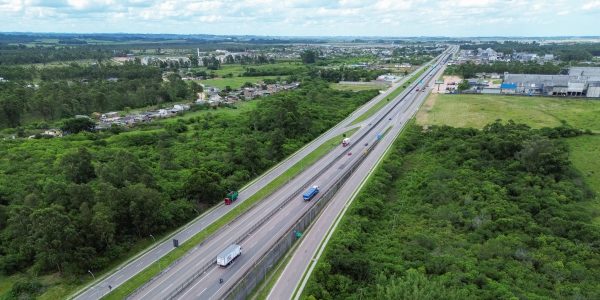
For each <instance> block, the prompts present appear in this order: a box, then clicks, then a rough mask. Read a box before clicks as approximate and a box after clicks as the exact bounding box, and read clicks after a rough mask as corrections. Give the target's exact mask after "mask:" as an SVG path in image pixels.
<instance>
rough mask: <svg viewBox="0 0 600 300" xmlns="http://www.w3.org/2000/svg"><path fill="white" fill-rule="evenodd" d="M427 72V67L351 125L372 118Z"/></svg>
mask: <svg viewBox="0 0 600 300" xmlns="http://www.w3.org/2000/svg"><path fill="white" fill-rule="evenodd" d="M425 70H427V66H426V67H425V68H423V69H422V70H421V71H419V72H417V73H415V74H414V75H413V76H411V77H410V78H409V80H408V81H407V82H406V84H404V85H401V86H399V87H398V88H396V90H394V91H393V92H391V93H390V94H389V95H388V96H387V97H385V98H381V100H379V102H377V103H375V105H373V106H372V107H371V108H369V109H368V110H367V111H366V112H364V113H363V114H362V115H360V116H359V117H358V118H356V120H354V121H353V122H352V123H351V125H354V124H358V123H360V122H362V121H364V120H366V119H368V118H370V117H371V116H372V115H374V114H375V113H376V112H378V111H379V110H380V109H381V108H383V107H384V106H385V105H386V104H388V103H389V100H390V99H394V98H396V97H397V96H398V95H400V93H402V92H403V91H404V90H405V89H406V88H405V87H404V86H406V87H408V86H409V85H410V84H411V83H412V82H413V81H415V80H416V79H417V78H419V76H421V74H423V73H425Z"/></svg>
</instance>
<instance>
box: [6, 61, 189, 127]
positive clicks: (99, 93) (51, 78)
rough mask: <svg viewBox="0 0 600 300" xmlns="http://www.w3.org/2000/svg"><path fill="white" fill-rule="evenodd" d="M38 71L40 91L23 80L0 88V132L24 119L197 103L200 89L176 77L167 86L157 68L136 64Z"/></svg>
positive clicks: (51, 118) (79, 66) (172, 77)
mask: <svg viewBox="0 0 600 300" xmlns="http://www.w3.org/2000/svg"><path fill="white" fill-rule="evenodd" d="M20 69H23V68H20ZM33 71H34V73H33V76H36V77H37V76H39V77H41V79H43V80H42V81H40V83H39V84H38V85H37V86H36V85H33V84H31V83H27V82H23V81H18V80H16V81H12V80H11V81H9V82H4V83H0V116H2V118H0V127H15V126H19V125H21V124H22V119H23V118H25V117H28V118H30V119H42V120H44V121H53V120H58V119H62V118H66V117H72V116H74V115H77V114H90V113H92V112H106V111H110V110H122V109H124V108H126V107H129V108H137V107H144V106H148V105H156V104H160V103H164V102H171V101H180V100H192V99H193V98H194V97H195V92H196V91H197V90H198V89H199V86H198V85H196V84H191V85H188V84H186V83H185V82H184V81H183V80H181V77H179V75H175V74H174V75H171V76H169V77H168V79H169V80H168V81H166V82H165V81H163V79H162V76H161V71H160V70H159V69H158V68H155V67H148V66H142V65H139V64H134V63H127V64H124V65H122V66H115V65H104V64H98V65H88V66H82V65H77V64H73V65H70V66H65V67H54V68H46V69H41V70H37V69H33Z"/></svg>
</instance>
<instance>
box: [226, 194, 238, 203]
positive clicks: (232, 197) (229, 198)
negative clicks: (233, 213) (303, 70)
mask: <svg viewBox="0 0 600 300" xmlns="http://www.w3.org/2000/svg"><path fill="white" fill-rule="evenodd" d="M237 198H238V192H237V191H229V193H227V196H225V199H223V201H224V202H225V205H231V203H233V201H235V200H237Z"/></svg>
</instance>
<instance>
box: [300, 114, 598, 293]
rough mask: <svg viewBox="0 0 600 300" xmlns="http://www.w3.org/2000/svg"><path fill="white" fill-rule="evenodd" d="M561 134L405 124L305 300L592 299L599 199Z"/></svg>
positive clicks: (566, 133)
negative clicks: (575, 165)
mask: <svg viewBox="0 0 600 300" xmlns="http://www.w3.org/2000/svg"><path fill="white" fill-rule="evenodd" d="M580 134H581V132H580V131H578V130H574V129H572V128H570V127H568V126H565V125H563V126H561V127H558V128H555V129H549V128H545V129H539V130H534V129H530V128H529V127H527V126H526V125H517V124H515V123H512V122H509V123H507V124H501V123H499V122H496V123H492V124H489V125H487V126H485V127H484V128H483V130H476V129H459V128H451V127H438V126H433V127H430V128H429V129H428V130H427V131H422V129H421V127H416V126H413V127H409V129H408V130H407V132H405V133H404V135H403V137H401V139H400V140H399V141H397V142H396V144H395V146H394V148H393V150H392V152H391V154H390V156H389V157H388V158H387V159H386V160H385V162H384V164H383V166H382V167H381V168H380V169H379V170H378V171H377V172H376V174H375V175H374V177H373V178H372V179H371V182H370V183H369V184H367V185H366V186H365V189H364V190H363V191H362V192H361V194H360V195H359V197H358V198H357V199H356V200H355V202H354V203H353V205H352V206H351V208H350V210H349V212H348V213H347V215H346V216H345V217H344V219H343V221H342V223H341V224H340V227H339V228H340V229H339V230H338V232H336V234H335V235H334V236H333V238H332V240H331V242H330V244H329V245H328V248H327V250H326V251H325V253H324V256H323V259H322V260H321V261H320V262H319V263H318V265H317V267H316V268H315V271H314V273H313V278H312V279H311V280H310V281H309V284H308V286H307V290H306V291H305V298H308V299H312V298H318V299H598V298H600V245H599V241H600V227H599V224H598V223H597V222H595V223H594V222H593V219H594V218H597V217H598V215H597V212H598V209H594V205H597V202H592V199H593V198H592V197H593V194H592V192H591V191H590V190H589V189H588V188H587V187H586V186H585V184H584V183H583V180H582V178H581V177H580V176H579V174H578V173H577V172H575V171H574V170H573V168H572V167H571V164H570V161H569V160H568V149H567V147H566V146H565V144H564V142H563V141H562V140H561V139H559V137H571V136H576V135H580Z"/></svg>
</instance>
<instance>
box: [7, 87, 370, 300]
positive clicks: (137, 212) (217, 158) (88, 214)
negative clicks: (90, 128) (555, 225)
mask: <svg viewBox="0 0 600 300" xmlns="http://www.w3.org/2000/svg"><path fill="white" fill-rule="evenodd" d="M375 94H376V92H375V91H368V92H358V93H353V92H341V91H335V90H331V89H329V88H328V84H327V83H326V82H323V81H318V80H308V81H305V82H303V84H302V86H301V87H300V88H299V89H297V90H294V91H288V92H283V93H279V94H276V95H273V96H269V97H265V98H263V99H262V100H259V101H255V102H250V103H245V104H243V109H244V111H241V110H242V109H240V110H226V109H225V110H218V111H217V112H212V111H204V112H197V113H194V114H193V115H192V116H184V117H181V118H174V119H170V120H164V121H160V122H153V123H149V124H147V125H145V126H140V127H136V128H135V129H132V130H131V131H126V132H121V133H118V132H114V133H111V132H103V133H88V132H84V133H79V134H72V135H69V136H66V137H63V138H55V139H42V140H10V141H4V142H3V143H2V144H1V146H0V228H1V231H0V272H1V273H5V274H12V273H15V272H19V271H26V270H27V273H29V274H33V275H36V274H46V273H49V272H59V273H60V274H62V275H65V276H67V277H70V275H73V274H80V273H84V272H87V270H88V269H90V270H99V269H102V268H104V267H106V266H107V265H108V264H109V263H110V262H111V261H114V260H115V259H116V258H117V257H119V256H121V255H123V253H125V252H126V251H127V250H128V249H129V248H130V247H131V246H132V245H133V244H134V243H135V242H136V241H138V240H140V239H142V238H146V237H148V236H149V235H150V234H154V235H157V234H159V233H161V232H165V231H167V230H169V229H172V228H174V227H176V226H178V225H180V224H182V223H184V222H187V221H189V220H190V219H191V218H192V217H194V216H195V215H196V214H197V212H202V210H204V209H206V208H207V207H209V206H211V205H213V204H215V203H216V202H218V201H220V200H221V199H222V197H223V196H224V194H225V192H226V191H227V190H228V189H237V188H239V187H241V186H242V185H243V184H244V183H246V182H248V181H249V180H250V179H251V178H253V177H255V176H256V175H258V174H260V173H261V172H263V171H264V170H266V169H267V168H269V167H270V166H272V165H273V164H274V163H276V162H277V161H279V160H281V159H282V158H283V157H285V156H287V155H289V154H290V153H292V152H293V151H295V150H297V149H298V148H300V147H301V146H302V145H303V144H305V143H306V142H307V141H309V140H311V139H313V138H314V137H316V136H317V135H319V134H320V133H322V132H323V131H325V130H326V129H327V128H329V127H330V126H332V125H333V124H335V123H336V122H339V121H340V120H341V119H342V118H343V117H345V116H346V115H347V114H349V113H350V112H351V111H353V110H354V109H355V108H356V107H357V106H359V105H361V104H363V103H364V102H366V101H368V100H369V99H370V98H372V97H373V96H375ZM77 280H79V279H77ZM23 286H25V287H31V286H33V287H38V288H36V291H39V290H40V289H39V284H37V283H36V282H26V283H23V284H20V285H18V286H17V288H22V287H23ZM13 292H14V291H13ZM15 293H17V292H15ZM17 294H19V293H17Z"/></svg>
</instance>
